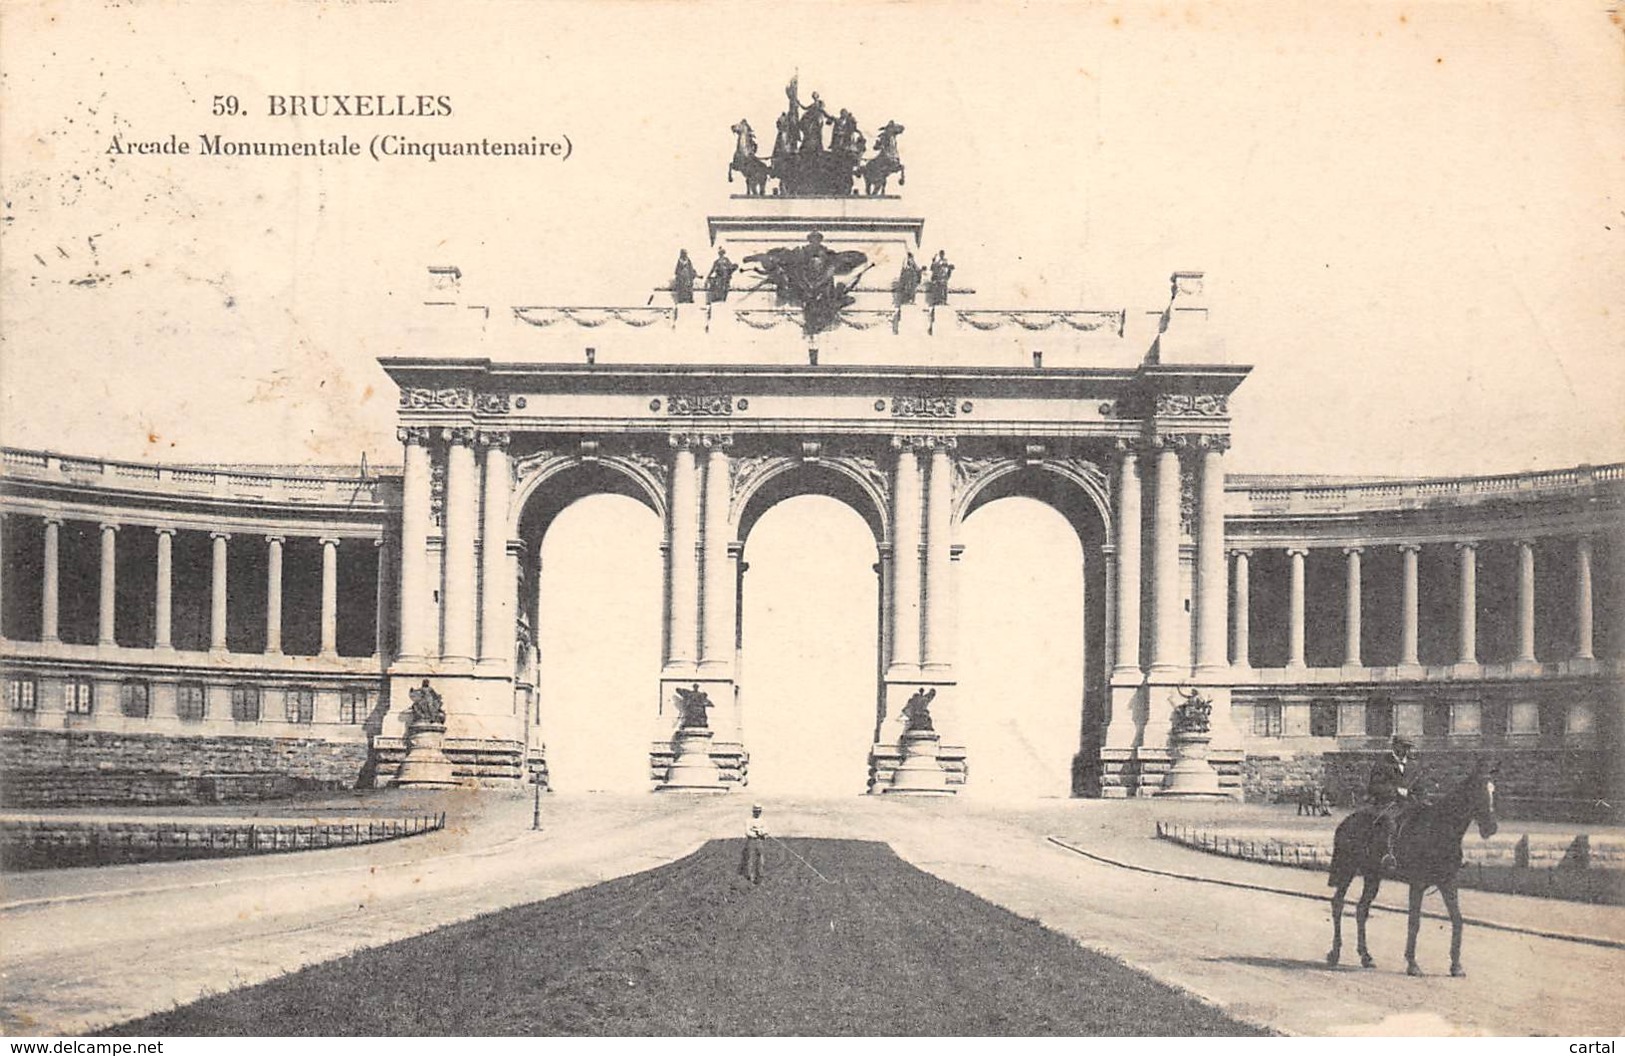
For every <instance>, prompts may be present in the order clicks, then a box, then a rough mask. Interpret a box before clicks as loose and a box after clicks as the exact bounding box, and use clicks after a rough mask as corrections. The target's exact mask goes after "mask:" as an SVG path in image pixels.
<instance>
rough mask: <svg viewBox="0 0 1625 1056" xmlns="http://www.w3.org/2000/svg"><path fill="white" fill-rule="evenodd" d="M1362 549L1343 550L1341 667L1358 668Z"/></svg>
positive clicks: (1359, 659) (1361, 619) (1359, 660)
mask: <svg viewBox="0 0 1625 1056" xmlns="http://www.w3.org/2000/svg"><path fill="white" fill-rule="evenodd" d="M1363 553H1365V548H1364V547H1359V546H1345V547H1344V548H1343V561H1344V567H1343V577H1344V578H1343V666H1344V667H1359V666H1360V664H1361V656H1360V652H1361V650H1360V630H1361V627H1360V625H1361V622H1362V621H1363V618H1364V614H1363V612H1362V611H1361V608H1360V591H1361V587H1362V584H1361V582H1360V555H1361V554H1363Z"/></svg>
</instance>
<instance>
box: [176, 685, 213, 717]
mask: <svg viewBox="0 0 1625 1056" xmlns="http://www.w3.org/2000/svg"><path fill="white" fill-rule="evenodd" d="M208 713H209V698H208V697H207V696H206V695H205V692H204V688H203V683H201V682H182V683H181V684H180V685H178V686H176V687H175V714H176V716H178V717H179V718H180V720H181V721H182V722H202V721H203V717H204V716H205V715H207V714H208Z"/></svg>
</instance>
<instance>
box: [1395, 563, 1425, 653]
mask: <svg viewBox="0 0 1625 1056" xmlns="http://www.w3.org/2000/svg"><path fill="white" fill-rule="evenodd" d="M1421 549H1422V547H1421V545H1420V544H1418V543H1401V544H1400V547H1399V558H1400V565H1401V569H1400V588H1399V620H1400V623H1399V666H1400V667H1418V666H1420V665H1421V660H1419V659H1418V658H1417V655H1416V619H1417V597H1418V591H1417V571H1416V566H1417V557H1416V555H1417V554H1418V553H1419V552H1421Z"/></svg>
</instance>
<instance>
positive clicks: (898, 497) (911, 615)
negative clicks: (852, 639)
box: [891, 438, 921, 668]
mask: <svg viewBox="0 0 1625 1056" xmlns="http://www.w3.org/2000/svg"><path fill="white" fill-rule="evenodd" d="M893 444H894V445H896V446H897V472H896V483H895V487H894V488H893V489H892V495H893V502H894V504H895V507H894V510H893V513H892V589H891V602H892V606H891V626H892V632H891V649H892V654H891V666H892V667H894V668H899V667H918V666H919V663H920V498H921V495H920V463H919V458H918V456H916V454H915V452H914V446H913V442H912V440H910V439H907V438H899V439H897V440H894V441H893Z"/></svg>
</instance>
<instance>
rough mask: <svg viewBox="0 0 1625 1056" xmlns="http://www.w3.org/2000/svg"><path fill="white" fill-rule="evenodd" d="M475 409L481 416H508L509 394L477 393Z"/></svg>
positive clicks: (475, 395)
mask: <svg viewBox="0 0 1625 1056" xmlns="http://www.w3.org/2000/svg"><path fill="white" fill-rule="evenodd" d="M474 409H475V410H476V411H478V412H479V413H481V414H507V413H508V394H507V393H505V392H477V393H475V394H474Z"/></svg>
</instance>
